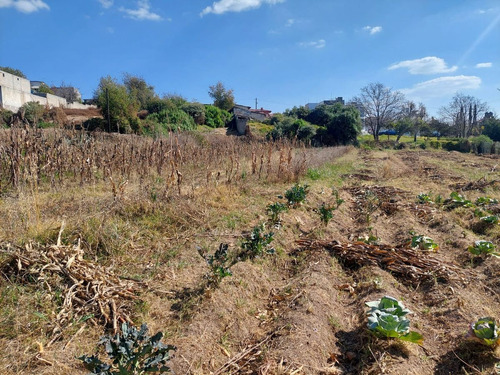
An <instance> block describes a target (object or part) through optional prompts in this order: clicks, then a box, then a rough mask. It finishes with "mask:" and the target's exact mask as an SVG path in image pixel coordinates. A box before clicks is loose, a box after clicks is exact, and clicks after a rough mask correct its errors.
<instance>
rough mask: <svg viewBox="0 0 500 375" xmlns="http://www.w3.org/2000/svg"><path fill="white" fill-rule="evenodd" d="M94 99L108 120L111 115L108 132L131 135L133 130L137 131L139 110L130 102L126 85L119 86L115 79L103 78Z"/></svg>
mask: <svg viewBox="0 0 500 375" xmlns="http://www.w3.org/2000/svg"><path fill="white" fill-rule="evenodd" d="M94 98H95V99H96V100H97V106H98V107H99V108H100V109H101V113H102V115H103V117H104V118H105V119H106V120H107V119H108V113H109V118H110V125H109V126H107V130H108V131H110V132H116V131H118V132H122V133H130V132H131V131H132V130H137V129H134V128H136V127H137V113H136V110H137V108H136V107H135V105H134V103H133V102H132V101H131V100H130V97H129V96H128V93H127V88H126V87H125V85H121V84H119V83H118V82H117V80H116V79H115V78H112V77H110V76H107V77H102V78H101V80H100V82H99V86H98V87H97V90H96V91H95V93H94ZM108 98H109V107H108ZM108 127H109V128H108Z"/></svg>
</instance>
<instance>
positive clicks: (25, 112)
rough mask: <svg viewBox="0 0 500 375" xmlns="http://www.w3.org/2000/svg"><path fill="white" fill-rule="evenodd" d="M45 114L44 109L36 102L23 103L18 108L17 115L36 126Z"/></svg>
mask: <svg viewBox="0 0 500 375" xmlns="http://www.w3.org/2000/svg"><path fill="white" fill-rule="evenodd" d="M44 112H45V107H44V106H43V105H41V104H39V103H37V102H28V103H25V104H23V105H22V106H21V108H19V113H20V114H21V115H22V116H24V118H25V119H26V120H27V121H28V122H29V124H30V125H32V126H36V125H38V122H39V121H40V119H41V118H42V116H43V113H44Z"/></svg>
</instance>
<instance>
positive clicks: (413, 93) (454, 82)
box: [400, 75, 481, 99]
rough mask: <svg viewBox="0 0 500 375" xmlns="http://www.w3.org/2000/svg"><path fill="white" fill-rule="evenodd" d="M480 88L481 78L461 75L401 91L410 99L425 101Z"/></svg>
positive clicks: (423, 83) (442, 78) (421, 83)
mask: <svg viewBox="0 0 500 375" xmlns="http://www.w3.org/2000/svg"><path fill="white" fill-rule="evenodd" d="M480 86H481V78H479V77H476V76H464V75H461V76H453V77H439V78H435V79H431V80H429V81H425V82H420V83H417V84H416V85H414V86H413V87H411V88H408V89H403V90H400V91H401V92H402V93H403V94H405V95H407V96H409V97H413V98H419V99H425V98H433V97H434V98H435V97H440V96H445V95H450V94H454V93H456V92H457V91H461V90H471V89H478V88H479V87H480Z"/></svg>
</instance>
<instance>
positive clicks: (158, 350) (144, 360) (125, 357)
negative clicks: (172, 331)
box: [78, 322, 176, 375]
mask: <svg viewBox="0 0 500 375" xmlns="http://www.w3.org/2000/svg"><path fill="white" fill-rule="evenodd" d="M121 330H122V332H121V334H120V333H117V334H116V335H115V336H110V335H106V336H103V337H101V339H100V340H99V342H98V344H99V345H104V348H105V351H106V354H107V355H108V357H109V360H110V361H111V363H107V362H103V361H101V360H100V359H99V358H98V356H97V355H92V356H86V355H84V356H81V357H79V358H78V359H80V360H81V361H82V362H83V363H84V365H85V367H86V368H87V370H89V371H91V373H90V374H99V375H110V374H120V375H142V374H145V373H154V374H161V373H167V372H170V368H169V367H168V366H166V364H167V362H168V360H169V359H170V353H169V352H170V351H174V350H176V347H175V346H173V345H164V344H163V343H162V342H161V341H160V340H161V339H162V337H163V333H162V332H158V333H156V334H155V335H154V336H152V337H150V336H149V335H148V326H147V325H146V324H145V323H144V324H143V325H141V328H140V329H139V330H137V329H136V328H135V327H134V326H132V325H129V324H128V323H126V322H125V323H123V324H122V327H121Z"/></svg>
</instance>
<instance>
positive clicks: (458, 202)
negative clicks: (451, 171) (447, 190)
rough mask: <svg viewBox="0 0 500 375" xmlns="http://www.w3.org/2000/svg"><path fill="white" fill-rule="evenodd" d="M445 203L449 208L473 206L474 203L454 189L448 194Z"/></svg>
mask: <svg viewBox="0 0 500 375" xmlns="http://www.w3.org/2000/svg"><path fill="white" fill-rule="evenodd" d="M445 203H446V204H447V206H448V207H450V208H457V207H473V206H474V204H473V203H472V202H471V201H470V200H468V199H465V197H464V196H463V195H461V194H458V193H457V192H456V191H454V192H452V193H451V194H450V198H448V199H447V200H446V201H445Z"/></svg>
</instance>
